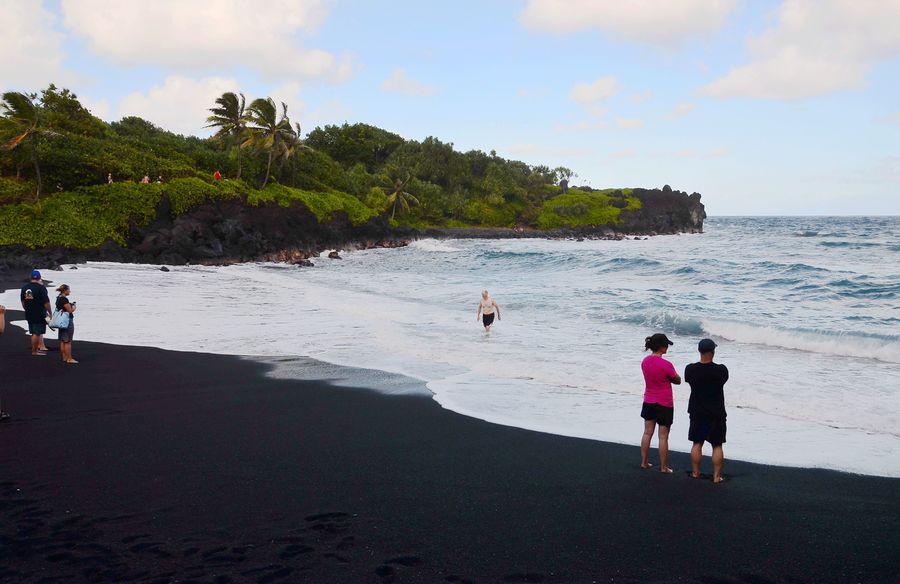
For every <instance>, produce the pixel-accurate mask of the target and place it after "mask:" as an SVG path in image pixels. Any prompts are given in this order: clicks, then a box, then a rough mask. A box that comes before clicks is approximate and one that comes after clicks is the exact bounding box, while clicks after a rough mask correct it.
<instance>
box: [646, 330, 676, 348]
mask: <svg viewBox="0 0 900 584" xmlns="http://www.w3.org/2000/svg"><path fill="white" fill-rule="evenodd" d="M647 343H648V344H650V345H654V346H657V347H662V346H663V345H674V344H675V343H673V342H672V341H670V340H669V337H667V336H666V335H664V334H663V333H654V334H652V335H650V336H649V337H647Z"/></svg>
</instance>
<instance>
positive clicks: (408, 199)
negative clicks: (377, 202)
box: [384, 174, 419, 219]
mask: <svg viewBox="0 0 900 584" xmlns="http://www.w3.org/2000/svg"><path fill="white" fill-rule="evenodd" d="M409 179H410V175H409V174H407V175H406V179H405V180H400V179H399V178H397V179H394V184H393V186H390V187H387V188H385V189H384V190H385V194H386V195H387V196H388V198H387V200H388V205H392V206H393V209H391V219H393V218H394V214H395V213H396V212H397V205H400V206H401V207H403V210H404V211H409V204H410V203H413V204H414V205H418V204H419V199H417V198H415V197H414V196H413V195H412V194H410V193H408V192H406V185H407V183H409Z"/></svg>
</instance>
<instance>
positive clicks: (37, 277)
mask: <svg viewBox="0 0 900 584" xmlns="http://www.w3.org/2000/svg"><path fill="white" fill-rule="evenodd" d="M31 279H32V280H40V279H41V273H40V272H39V271H37V270H31Z"/></svg>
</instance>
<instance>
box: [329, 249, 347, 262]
mask: <svg viewBox="0 0 900 584" xmlns="http://www.w3.org/2000/svg"><path fill="white" fill-rule="evenodd" d="M328 259H331V260H340V259H344V258H342V257H341V254H339V253H338V252H336V251H333V252H331V253H329V254H328Z"/></svg>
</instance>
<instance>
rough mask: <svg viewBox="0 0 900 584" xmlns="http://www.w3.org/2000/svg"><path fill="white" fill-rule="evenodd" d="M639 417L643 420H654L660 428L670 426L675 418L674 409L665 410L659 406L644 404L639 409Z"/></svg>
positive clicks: (665, 408)
mask: <svg viewBox="0 0 900 584" xmlns="http://www.w3.org/2000/svg"><path fill="white" fill-rule="evenodd" d="M641 417H642V418H644V419H645V420H654V421H656V423H657V424H659V425H660V426H667V427H668V426H671V425H672V420H673V419H674V418H675V408H667V407H666V406H663V405H660V404H651V403H647V402H644V407H642V408H641Z"/></svg>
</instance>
